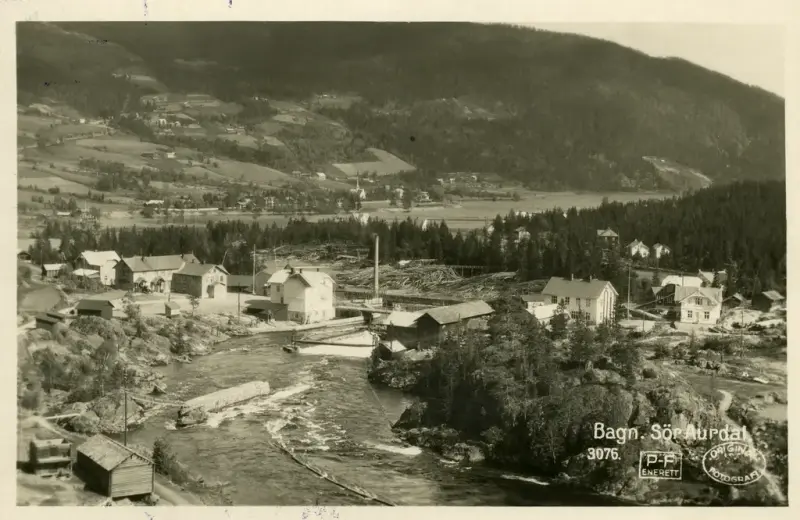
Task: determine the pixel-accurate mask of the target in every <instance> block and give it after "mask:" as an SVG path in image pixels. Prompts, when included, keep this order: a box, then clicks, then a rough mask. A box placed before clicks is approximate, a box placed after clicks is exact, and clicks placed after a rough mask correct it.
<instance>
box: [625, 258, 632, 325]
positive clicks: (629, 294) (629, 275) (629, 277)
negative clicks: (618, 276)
mask: <svg viewBox="0 0 800 520" xmlns="http://www.w3.org/2000/svg"><path fill="white" fill-rule="evenodd" d="M632 263H633V262H632V261H631V262H628V305H627V307H626V308H627V309H628V319H631V264H632Z"/></svg>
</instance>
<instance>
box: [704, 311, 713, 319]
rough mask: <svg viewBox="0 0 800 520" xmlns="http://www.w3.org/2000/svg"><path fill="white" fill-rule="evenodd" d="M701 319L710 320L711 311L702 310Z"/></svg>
mask: <svg viewBox="0 0 800 520" xmlns="http://www.w3.org/2000/svg"><path fill="white" fill-rule="evenodd" d="M703 319H705V320H706V321H708V320H710V319H711V313H710V312H708V311H706V312H704V313H703Z"/></svg>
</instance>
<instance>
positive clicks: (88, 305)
mask: <svg viewBox="0 0 800 520" xmlns="http://www.w3.org/2000/svg"><path fill="white" fill-rule="evenodd" d="M109 307H110V308H112V309H113V308H114V304H113V303H111V302H110V301H108V300H89V299H86V300H81V301H79V302H78V305H76V306H75V309H76V310H79V311H102V310H105V309H107V308H109Z"/></svg>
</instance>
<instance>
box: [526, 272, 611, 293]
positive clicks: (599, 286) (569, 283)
mask: <svg viewBox="0 0 800 520" xmlns="http://www.w3.org/2000/svg"><path fill="white" fill-rule="evenodd" d="M606 286H609V287H611V290H612V291H614V293H616V292H617V291H616V289H614V286H613V285H611V282H607V281H605V280H567V279H565V278H559V277H557V276H554V277H552V278H550V280H549V281H548V282H547V285H545V287H544V289H542V294H543V295H547V296H557V297H559V298H597V297H599V296H600V295H601V294H602V293H603V289H605V288H606Z"/></svg>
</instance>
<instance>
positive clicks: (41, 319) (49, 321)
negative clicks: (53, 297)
mask: <svg viewBox="0 0 800 520" xmlns="http://www.w3.org/2000/svg"><path fill="white" fill-rule="evenodd" d="M35 319H36V328H37V329H44V330H47V331H50V332H55V331H56V330H58V329H59V328H60V327H59V324H62V325H63V324H64V322H65V321H66V319H67V317H66V316H65V315H63V314H61V313H60V312H44V313H42V314H37V315H36V318H35Z"/></svg>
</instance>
